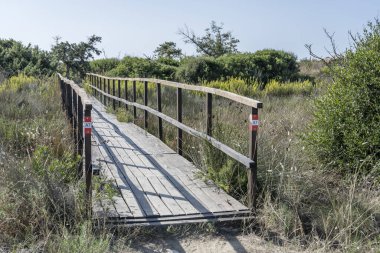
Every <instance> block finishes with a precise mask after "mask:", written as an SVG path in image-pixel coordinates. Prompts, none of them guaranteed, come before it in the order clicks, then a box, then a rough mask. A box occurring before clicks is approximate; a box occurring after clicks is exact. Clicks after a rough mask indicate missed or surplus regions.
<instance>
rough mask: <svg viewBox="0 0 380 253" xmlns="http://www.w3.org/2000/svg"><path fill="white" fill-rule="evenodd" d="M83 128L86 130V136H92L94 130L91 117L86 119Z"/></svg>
mask: <svg viewBox="0 0 380 253" xmlns="http://www.w3.org/2000/svg"><path fill="white" fill-rule="evenodd" d="M83 128H84V134H85V135H91V129H92V123H91V117H84V122H83Z"/></svg>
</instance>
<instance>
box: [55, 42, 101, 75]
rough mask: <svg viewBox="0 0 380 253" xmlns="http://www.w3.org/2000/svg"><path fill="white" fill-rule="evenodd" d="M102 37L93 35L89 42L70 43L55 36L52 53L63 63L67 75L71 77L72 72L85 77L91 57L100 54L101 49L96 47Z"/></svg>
mask: <svg viewBox="0 0 380 253" xmlns="http://www.w3.org/2000/svg"><path fill="white" fill-rule="evenodd" d="M101 41H102V38H101V37H99V36H96V35H92V36H90V37H89V38H88V40H87V42H79V43H78V44H77V43H69V42H68V41H64V42H63V41H61V38H60V37H56V38H55V45H54V46H53V47H52V50H51V52H52V54H53V56H54V58H55V60H56V61H58V62H59V63H63V64H64V66H65V69H66V77H67V78H69V77H70V74H71V73H75V74H77V75H79V76H80V77H84V75H85V74H86V71H87V70H88V69H89V68H90V65H89V62H88V60H89V59H93V58H94V54H96V55H99V54H100V53H101V51H100V50H99V49H98V48H96V44H97V43H100V42H101Z"/></svg>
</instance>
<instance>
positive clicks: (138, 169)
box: [110, 139, 172, 216]
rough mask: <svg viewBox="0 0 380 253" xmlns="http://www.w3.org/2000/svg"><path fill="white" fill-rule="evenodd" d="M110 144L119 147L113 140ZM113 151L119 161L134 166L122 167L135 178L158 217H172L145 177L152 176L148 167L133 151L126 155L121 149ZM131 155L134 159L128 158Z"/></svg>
mask: <svg viewBox="0 0 380 253" xmlns="http://www.w3.org/2000/svg"><path fill="white" fill-rule="evenodd" d="M110 143H111V144H113V145H120V144H119V143H118V142H117V141H116V140H115V139H110ZM115 151H116V152H117V153H118V155H119V157H120V159H122V160H123V161H124V162H126V163H128V162H132V163H133V164H134V165H135V166H128V165H127V166H123V169H125V172H126V174H127V175H128V174H129V173H131V174H132V175H133V176H134V177H136V178H137V180H138V181H139V183H140V185H141V187H142V189H143V191H144V192H145V194H146V196H147V198H148V199H149V200H150V202H151V203H152V204H153V206H154V207H155V209H156V210H157V211H158V212H159V214H160V216H167V215H172V212H171V211H170V210H169V208H168V207H167V205H166V204H165V202H163V200H162V198H160V195H159V192H157V191H156V190H155V188H154V187H153V186H152V185H151V183H150V182H149V180H148V179H147V175H149V174H150V176H151V175H154V174H151V173H150V169H149V167H146V166H145V164H144V163H142V162H141V160H140V159H139V158H138V157H137V156H136V155H135V154H134V152H133V151H132V152H128V153H127V152H125V150H124V149H122V148H115ZM131 154H133V155H134V156H135V159H132V157H131V156H130V155H131ZM142 168H144V169H142Z"/></svg>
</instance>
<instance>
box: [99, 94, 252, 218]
mask: <svg viewBox="0 0 380 253" xmlns="http://www.w3.org/2000/svg"><path fill="white" fill-rule="evenodd" d="M93 105H94V112H93V114H92V115H93V122H94V134H93V138H94V140H95V143H96V144H95V146H94V150H97V149H98V150H100V152H101V156H99V157H98V158H95V159H96V163H99V165H94V166H98V167H99V168H101V170H102V171H103V172H102V173H101V174H102V175H105V176H106V177H107V181H109V182H110V183H111V184H114V185H115V187H117V189H118V191H119V192H120V195H117V196H114V197H113V199H112V200H113V201H112V202H105V201H103V202H101V208H100V210H99V208H97V212H96V215H97V216H96V217H95V218H99V219H104V217H106V221H105V222H106V224H114V225H121V224H136V225H141V224H145V223H152V224H161V223H164V224H175V223H178V224H184V223H191V222H199V221H201V220H213V219H219V218H225V219H226V220H234V219H238V218H243V217H246V216H247V215H248V214H249V212H250V211H249V209H248V208H246V207H244V206H243V205H241V204H239V202H237V201H236V200H234V199H233V198H231V197H230V196H228V195H227V194H226V193H225V192H223V191H222V190H219V189H218V188H216V187H215V185H209V184H205V183H204V182H203V181H201V180H200V179H197V178H196V177H195V174H196V173H197V172H196V171H197V169H196V168H195V166H194V165H193V164H192V163H190V162H189V161H187V160H186V159H185V158H183V157H181V156H180V155H178V154H176V153H175V152H174V151H172V150H170V149H169V148H168V147H167V146H166V145H165V144H163V143H162V142H160V144H158V142H159V140H158V138H155V137H154V136H153V135H151V134H148V133H146V132H145V131H144V130H142V129H140V128H138V127H137V126H135V125H133V124H131V123H122V122H118V121H117V119H116V117H115V116H114V115H112V114H109V113H107V112H106V110H105V108H104V106H102V105H101V104H100V103H99V102H96V101H95V100H94V101H93ZM156 142H157V146H156V144H155V143H156ZM152 143H153V144H152ZM152 147H153V149H152ZM165 147H166V148H165ZM155 149H159V150H161V152H158V151H159V150H157V154H155V152H156V151H154V150H155ZM147 151H149V152H151V151H152V152H153V153H152V154H150V153H147ZM168 151H169V152H168ZM95 152H96V151H95ZM230 203H231V204H230ZM102 209H103V210H104V211H103V212H102Z"/></svg>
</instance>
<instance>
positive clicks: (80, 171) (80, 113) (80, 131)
mask: <svg viewBox="0 0 380 253" xmlns="http://www.w3.org/2000/svg"><path fill="white" fill-rule="evenodd" d="M77 154H78V155H80V156H81V157H83V103H82V98H81V97H80V96H78V152H77ZM77 177H78V179H80V178H82V177H83V159H81V161H80V163H79V167H78V172H77Z"/></svg>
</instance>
